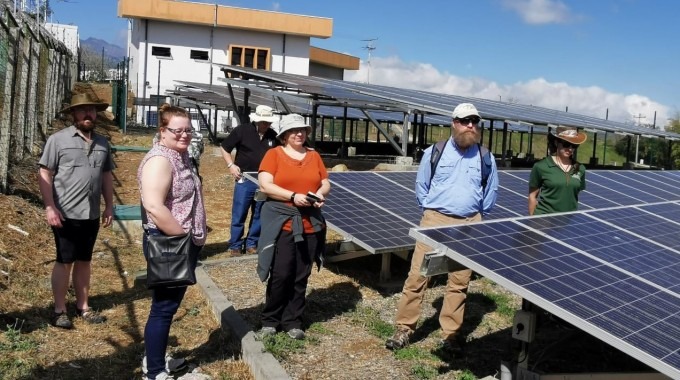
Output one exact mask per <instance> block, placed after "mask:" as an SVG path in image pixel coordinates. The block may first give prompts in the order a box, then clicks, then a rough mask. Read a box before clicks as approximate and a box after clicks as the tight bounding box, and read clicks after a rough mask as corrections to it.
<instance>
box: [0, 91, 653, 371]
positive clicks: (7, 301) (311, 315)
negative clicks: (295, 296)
mask: <svg viewBox="0 0 680 380" xmlns="http://www.w3.org/2000/svg"><path fill="white" fill-rule="evenodd" d="M78 91H93V92H94V93H95V94H97V95H99V96H100V97H102V98H103V100H105V101H106V100H107V98H106V96H107V88H106V86H105V85H104V86H98V87H96V88H93V89H91V88H89V87H87V86H80V87H78ZM108 91H109V92H108V94H109V95H108V96H109V99H110V89H109V90H108ZM100 115H101V114H100ZM102 116H103V115H102ZM109 116H110V115H109ZM56 127H57V128H59V125H58V123H57V125H56ZM98 131H99V132H100V133H102V134H104V135H106V136H107V137H109V138H110V140H111V142H112V144H113V145H125V146H150V142H151V139H152V135H153V133H154V131H153V130H150V129H130V130H128V133H127V134H126V135H123V134H121V133H120V132H119V131H118V130H117V129H116V128H115V127H113V126H112V122H111V121H110V120H106V119H105V118H103V117H101V118H100V119H99V123H98ZM143 155H144V153H138V152H124V151H118V152H116V153H115V155H114V161H115V164H116V170H115V171H114V176H115V179H114V185H115V196H114V202H115V204H137V203H138V199H139V195H138V190H137V184H136V178H135V176H136V171H137V167H138V165H139V162H140V160H141V159H142V157H143ZM37 159H38V158H37V157H33V158H31V159H28V160H26V162H23V163H21V164H19V165H15V167H14V168H13V171H12V172H11V173H10V176H11V186H10V187H11V190H12V195H0V230H2V232H3V233H2V234H0V270H2V273H0V375H1V376H0V378H3V379H38V378H39V379H133V378H140V377H141V369H140V365H139V363H140V361H141V358H142V356H143V353H144V346H143V331H144V325H145V323H146V316H147V314H148V310H149V305H150V299H149V293H148V291H147V290H146V289H145V288H144V286H143V285H140V284H135V281H134V278H135V275H136V274H137V273H139V271H141V270H143V269H144V268H145V264H144V260H143V256H142V254H141V245H140V244H141V242H140V241H139V239H138V238H136V237H134V236H126V235H124V234H121V233H119V232H114V231H112V230H111V229H102V230H101V232H100V235H99V239H98V241H97V245H96V246H95V254H94V257H93V280H92V289H91V299H90V302H91V305H92V307H94V308H96V309H98V310H101V312H102V314H103V315H105V316H106V317H107V318H108V322H107V323H106V324H103V325H96V326H92V325H86V324H84V323H83V322H82V321H80V320H78V319H76V320H75V328H74V329H73V330H70V331H65V330H61V329H57V328H54V327H51V326H49V324H48V323H47V322H48V317H49V313H50V309H51V306H52V296H51V286H50V280H49V278H50V272H51V268H52V265H53V262H54V242H53V240H52V234H51V232H50V230H49V227H48V226H47V223H46V222H45V220H44V211H43V209H42V201H41V200H40V196H39V192H38V188H37V178H36V174H37V170H36V162H37ZM200 171H201V174H202V176H203V179H204V183H203V186H204V193H205V199H206V209H207V218H208V227H209V235H208V241H207V244H206V247H205V249H204V250H203V252H202V257H201V259H202V260H204V261H205V262H210V263H215V262H216V261H215V260H219V259H227V257H226V256H225V252H226V248H227V247H226V241H227V239H228V237H229V231H228V229H229V209H230V205H231V193H232V191H233V184H232V182H231V181H229V180H228V179H227V176H226V173H227V171H226V170H225V168H224V161H223V160H222V158H221V156H220V155H219V148H217V147H215V146H212V145H209V144H206V148H205V152H204V154H203V156H202V158H201V167H200ZM331 196H332V194H331ZM206 268H207V270H208V273H209V274H210V276H211V278H212V279H213V280H214V281H215V283H216V284H217V285H218V286H219V287H220V289H221V290H222V291H223V292H224V293H225V294H226V296H227V298H229V300H230V301H232V302H233V304H234V307H235V308H236V310H238V312H239V313H240V314H241V315H242V316H243V317H244V319H245V320H246V321H247V322H249V323H250V324H251V326H252V327H253V329H254V330H256V329H257V328H259V327H260V326H259V322H258V321H259V312H260V310H261V308H262V304H263V301H264V289H265V288H264V285H263V284H262V283H260V281H259V280H258V279H257V276H256V274H255V262H254V260H252V258H248V257H245V258H236V259H228V260H224V261H222V262H221V263H219V264H217V263H215V264H209V265H206ZM407 270H408V263H407V262H405V261H402V260H399V259H394V260H393V266H392V272H393V275H394V283H393V284H390V285H391V286H387V287H386V286H384V285H385V284H380V283H379V282H378V274H379V271H380V257H378V256H369V257H364V258H360V259H354V260H349V261H344V262H340V263H335V264H332V265H328V266H327V267H325V268H324V269H322V270H321V271H319V272H317V271H316V270H315V271H314V272H313V274H312V277H311V279H310V285H309V288H308V298H307V299H308V304H307V309H306V314H305V328H306V329H307V335H308V337H307V339H305V341H304V342H303V344H302V346H301V347H295V346H292V345H291V344H292V343H291V342H290V341H286V340H285V339H284V340H283V341H281V342H278V343H277V344H278V345H279V346H282V347H283V348H284V349H283V354H280V353H278V354H276V355H279V357H280V358H281V359H280V360H281V363H282V365H283V367H284V368H285V369H286V371H287V372H288V373H289V374H290V376H291V377H292V378H294V379H304V380H310V379H376V380H378V379H474V378H482V377H484V376H496V377H497V378H498V377H500V374H499V368H500V362H501V360H507V359H509V356H508V355H509V353H510V352H511V348H512V346H513V345H514V343H513V342H512V341H511V339H510V331H509V327H510V320H511V317H508V316H507V311H506V312H505V313H504V312H503V310H501V309H502V308H503V307H506V308H507V307H510V308H513V309H514V308H517V307H519V302H520V300H519V298H518V297H516V296H514V295H512V294H509V293H508V292H507V291H505V290H504V289H502V288H499V287H498V286H496V285H495V284H493V283H492V282H491V281H488V280H486V279H481V278H480V279H476V280H475V281H473V282H472V284H471V287H470V293H469V303H468V308H467V311H466V320H465V324H464V327H463V329H464V332H465V334H466V335H467V336H468V343H467V346H466V355H465V356H463V357H458V358H447V357H443V356H441V355H438V354H437V352H436V350H434V349H435V347H436V344H437V340H438V338H439V330H438V322H437V310H438V309H439V308H440V307H441V301H442V299H441V297H442V280H441V279H440V278H438V279H435V282H434V284H433V285H434V286H433V289H431V290H430V291H428V292H427V294H426V298H425V300H424V303H423V305H424V310H423V315H422V318H421V321H420V324H419V329H418V332H417V334H416V336H415V337H414V344H413V345H412V348H410V349H408V350H401V351H398V352H395V353H393V352H391V351H388V350H386V349H385V348H384V339H385V336H386V334H387V335H389V333H390V330H389V328H390V327H391V325H392V322H393V318H394V313H395V307H396V306H395V305H396V302H397V299H398V297H399V291H400V285H401V283H402V282H403V280H404V277H405V274H406V272H407ZM70 302H71V303H70V307H71V311H74V308H75V307H74V306H73V302H74V297H73V295H70ZM503 303H505V304H507V305H505V306H502V304H503ZM282 335H283V334H282ZM541 339H543V340H544V343H543V344H542V348H541V350H540V351H536V352H537V355H535V356H534V357H539V355H540V358H541V359H543V360H542V364H543V369H545V370H552V371H557V370H562V371H564V370H578V369H581V367H585V366H586V364H584V363H586V361H585V360H584V359H583V358H580V357H575V356H574V355H573V354H571V355H568V356H566V357H564V356H563V355H562V356H560V354H559V353H558V352H555V351H558V350H563V349H564V348H565V347H570V346H568V345H567V343H565V342H567V341H570V342H571V343H569V344H571V345H572V346H571V347H572V349H571V351H573V352H579V351H580V352H581V353H583V354H585V355H589V357H591V358H594V359H591V360H590V364H591V367H592V365H593V363H595V362H596V363H599V364H598V366H599V367H597V369H602V368H605V369H606V368H612V367H613V368H616V369H620V368H628V367H630V368H633V369H640V368H644V367H643V366H641V365H639V364H637V365H636V364H628V365H623V364H621V363H631V362H632V363H635V362H634V361H631V360H630V359H628V358H627V357H625V355H624V356H623V357H622V356H621V354H620V353H618V354H617V353H616V352H612V350H611V349H608V348H607V347H606V346H604V347H603V345H602V344H600V343H599V342H596V341H594V340H593V339H592V338H589V337H587V336H585V337H584V336H582V335H579V334H575V333H574V332H573V331H569V330H567V331H564V330H555V331H554V332H552V333H550V334H544V335H543V336H542V338H541ZM554 342H559V343H560V345H559V347H558V346H555V345H554ZM553 347H557V348H556V349H554V348H553ZM275 348H276V347H275ZM614 351H615V350H614ZM169 352H170V353H172V354H173V355H175V356H183V357H187V358H188V359H189V360H190V362H191V363H192V365H194V366H198V367H199V368H200V370H201V371H203V372H204V373H206V374H209V375H211V376H213V378H215V379H225V380H226V379H252V375H251V374H250V372H249V369H248V367H247V366H246V365H245V364H244V363H243V362H242V361H241V360H239V356H240V347H239V345H238V344H237V343H235V342H232V341H230V340H229V338H228V337H227V336H226V335H224V334H223V333H222V332H221V330H220V328H219V326H218V323H217V321H216V320H215V319H214V317H213V316H212V313H211V312H210V310H209V307H208V305H207V303H206V300H205V299H203V297H202V295H201V293H200V291H199V289H197V288H195V287H193V288H190V290H189V291H188V293H187V297H186V298H185V300H184V301H183V303H182V306H181V307H180V310H179V312H178V314H177V315H176V317H175V320H174V323H173V326H172V330H171V339H170V346H169ZM551 357H554V359H550V358H551Z"/></svg>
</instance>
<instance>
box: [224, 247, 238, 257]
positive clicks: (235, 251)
mask: <svg viewBox="0 0 680 380" xmlns="http://www.w3.org/2000/svg"><path fill="white" fill-rule="evenodd" d="M227 255H228V256H229V257H239V256H241V250H240V249H238V248H229V249H227Z"/></svg>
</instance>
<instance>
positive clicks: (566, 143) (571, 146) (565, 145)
mask: <svg viewBox="0 0 680 380" xmlns="http://www.w3.org/2000/svg"><path fill="white" fill-rule="evenodd" d="M560 145H562V148H566V149H576V148H578V145H576V144H572V143H569V142H566V141H560Z"/></svg>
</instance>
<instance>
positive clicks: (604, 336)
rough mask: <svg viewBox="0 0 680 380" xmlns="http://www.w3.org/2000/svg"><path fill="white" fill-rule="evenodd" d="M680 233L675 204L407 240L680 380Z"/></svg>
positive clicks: (458, 229) (442, 231) (441, 231)
mask: <svg viewBox="0 0 680 380" xmlns="http://www.w3.org/2000/svg"><path fill="white" fill-rule="evenodd" d="M650 174H651V173H645V174H642V177H649V176H650ZM666 174H668V176H669V177H675V176H677V173H666ZM600 175H601V176H603V177H607V176H612V175H613V173H610V172H605V173H601V174H600ZM636 175H637V174H635V175H633V176H636ZM593 177H595V181H597V177H598V175H594V176H593ZM638 195H639V194H638ZM620 200H622V201H627V199H625V198H621V199H620ZM678 231H680V203H678V202H664V203H657V204H650V205H638V206H628V207H625V206H623V207H618V208H612V209H605V210H589V211H582V212H577V213H568V214H556V215H546V216H539V217H533V218H516V219H513V220H499V221H490V222H485V223H482V224H472V225H465V226H453V227H440V228H431V229H414V230H412V236H414V237H415V238H417V239H418V240H420V241H423V242H425V243H427V244H429V245H431V246H433V247H436V248H439V249H441V250H442V251H443V252H444V253H445V254H446V255H447V256H449V257H450V258H452V259H453V260H456V261H458V262H460V263H461V264H463V265H465V266H467V267H469V268H471V269H473V270H474V271H476V272H478V273H480V274H481V275H483V276H485V277H487V278H489V279H491V280H493V281H495V282H497V283H498V284H500V285H501V286H503V287H505V288H506V289H508V290H510V291H513V292H514V293H516V294H518V295H520V296H521V297H523V298H524V299H526V300H528V301H530V302H532V303H534V304H536V305H538V306H540V307H541V308H543V309H545V310H547V311H548V312H550V313H553V314H554V315H556V316H558V317H560V318H562V319H564V320H566V321H567V322H569V323H571V324H573V325H575V326H577V327H578V328H579V329H582V330H584V331H586V332H588V333H590V334H591V335H593V336H595V337H597V338H599V339H601V340H603V341H604V342H607V343H608V344H610V345H612V346H614V347H616V348H617V349H619V350H621V351H623V352H625V353H627V354H629V355H630V356H632V357H634V358H637V359H638V360H640V361H642V362H644V363H645V364H647V365H649V366H651V367H652V368H654V369H656V370H658V371H659V372H661V373H663V374H665V375H667V376H670V377H671V378H675V379H677V378H680V237H679V235H680V234H678Z"/></svg>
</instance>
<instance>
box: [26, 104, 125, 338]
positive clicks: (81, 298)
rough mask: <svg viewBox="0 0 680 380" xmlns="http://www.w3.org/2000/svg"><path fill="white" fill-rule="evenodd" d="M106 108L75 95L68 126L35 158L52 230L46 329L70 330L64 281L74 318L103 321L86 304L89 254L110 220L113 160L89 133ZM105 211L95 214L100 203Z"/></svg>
mask: <svg viewBox="0 0 680 380" xmlns="http://www.w3.org/2000/svg"><path fill="white" fill-rule="evenodd" d="M107 107H108V104H106V103H102V102H98V101H95V100H94V99H93V98H92V97H91V96H90V95H89V94H77V95H73V98H71V103H70V104H69V105H67V106H66V107H65V108H64V109H62V110H61V112H71V115H72V116H73V125H71V126H70V127H67V128H64V129H62V130H61V131H59V132H56V133H54V134H53V135H52V136H50V137H49V138H48V139H47V142H46V143H45V147H44V149H43V154H42V156H41V157H40V161H39V163H38V164H39V165H40V169H39V178H38V183H39V186H40V193H41V195H42V198H43V203H44V204H45V217H46V219H47V223H48V224H49V225H50V227H52V233H53V234H54V240H55V243H56V251H57V258H56V261H55V263H54V267H53V268H52V277H51V282H52V295H53V297H54V310H53V311H52V317H51V320H50V322H51V324H52V325H53V326H55V327H59V328H64V329H70V328H72V327H73V323H72V322H71V319H70V317H69V315H68V310H67V308H66V296H67V293H68V289H69V279H70V278H73V289H74V290H75V296H76V315H77V316H78V317H80V318H82V320H84V321H86V322H88V323H102V322H104V321H105V320H106V318H105V317H104V316H103V315H101V314H99V313H98V312H97V311H95V310H94V309H91V308H90V305H89V303H88V298H89V290H90V277H91V271H92V266H91V262H92V251H93V248H94V244H95V242H96V240H97V234H98V233H99V227H100V217H101V223H102V225H103V226H104V227H108V226H110V225H111V223H112V221H113V174H112V170H113V161H112V159H111V147H110V146H109V142H108V140H107V139H106V138H105V137H104V136H101V135H99V134H97V133H95V132H94V128H95V123H94V122H95V120H96V119H97V112H98V111H103V110H105V109H106V108H107ZM102 196H103V198H104V204H105V206H104V211H103V212H102V213H101V214H100V202H101V198H102Z"/></svg>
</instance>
